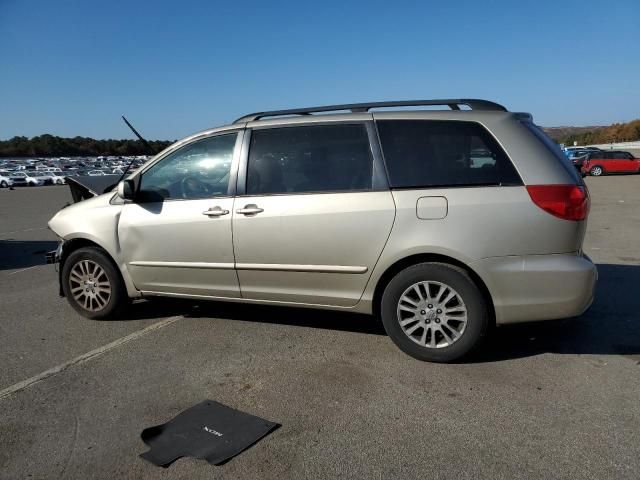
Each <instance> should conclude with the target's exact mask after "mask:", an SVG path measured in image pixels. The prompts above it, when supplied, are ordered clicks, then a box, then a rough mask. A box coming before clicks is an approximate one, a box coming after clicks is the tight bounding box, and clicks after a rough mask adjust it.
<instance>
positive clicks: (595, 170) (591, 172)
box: [589, 165, 604, 177]
mask: <svg viewBox="0 0 640 480" xmlns="http://www.w3.org/2000/svg"><path fill="white" fill-rule="evenodd" d="M603 173H604V169H603V168H602V167H601V166H599V165H596V166H595V167H591V169H590V170H589V175H591V176H592V177H599V176H600V175H602V174H603Z"/></svg>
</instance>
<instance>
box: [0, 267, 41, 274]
mask: <svg viewBox="0 0 640 480" xmlns="http://www.w3.org/2000/svg"><path fill="white" fill-rule="evenodd" d="M36 267H44V265H34V266H33V267H27V268H23V269H22V270H16V271H15V272H11V273H9V274H7V276H11V275H15V274H16V273H20V272H26V271H27V270H31V269H32V268H36Z"/></svg>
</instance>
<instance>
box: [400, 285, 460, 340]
mask: <svg viewBox="0 0 640 480" xmlns="http://www.w3.org/2000/svg"><path fill="white" fill-rule="evenodd" d="M397 317H398V322H399V323H400V327H401V328H402V331H403V332H404V333H405V335H407V337H409V338H410V339H411V340H412V341H413V342H415V343H417V344H418V345H420V346H422V347H426V348H443V347H448V346H450V345H452V344H454V343H455V342H457V341H458V340H459V339H460V338H462V335H463V334H464V331H465V328H466V326H467V307H466V305H465V303H464V301H463V300H462V297H461V296H460V294H458V292H456V291H455V290H454V289H453V288H451V287H450V286H449V285H446V284H444V283H441V282H436V281H424V282H418V283H414V284H413V285H411V286H410V287H409V288H407V289H406V290H405V291H404V293H403V294H402V295H401V296H400V300H399V301H398V306H397Z"/></svg>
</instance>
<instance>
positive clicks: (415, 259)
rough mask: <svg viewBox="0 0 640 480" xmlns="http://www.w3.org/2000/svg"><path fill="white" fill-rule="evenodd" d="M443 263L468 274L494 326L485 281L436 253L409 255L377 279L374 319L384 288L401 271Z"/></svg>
mask: <svg viewBox="0 0 640 480" xmlns="http://www.w3.org/2000/svg"><path fill="white" fill-rule="evenodd" d="M427 262H432V263H435V262H437V263H445V264H449V265H453V266H456V267H459V268H462V269H463V270H464V271H465V272H467V273H468V274H469V276H470V277H471V280H472V281H473V282H474V283H475V284H476V286H477V287H478V289H479V290H480V293H481V294H482V298H483V299H484V301H485V303H486V304H487V307H488V309H489V315H490V318H491V322H493V324H495V322H496V312H495V307H494V304H493V297H492V296H491V292H490V291H489V288H488V287H487V284H486V283H485V281H484V280H483V279H482V277H480V275H479V274H478V273H477V272H476V271H475V270H473V269H472V268H471V267H469V265H467V264H466V263H464V262H462V261H460V260H458V259H455V258H453V257H450V256H448V255H443V254H438V253H417V254H413V255H409V256H407V257H404V258H401V259H399V260H397V261H396V262H395V263H393V264H391V265H390V266H389V267H388V268H387V269H386V270H385V271H384V272H383V273H382V275H381V276H380V278H378V281H377V283H376V287H375V289H374V292H373V305H372V309H373V314H374V315H375V316H376V317H379V316H380V305H381V301H382V294H383V292H384V289H385V287H386V286H387V285H388V284H389V282H390V281H391V279H392V278H393V277H395V276H396V275H397V274H398V273H399V272H401V271H402V270H404V269H406V268H408V267H411V266H413V265H417V264H419V263H427Z"/></svg>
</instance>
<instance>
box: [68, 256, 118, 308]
mask: <svg viewBox="0 0 640 480" xmlns="http://www.w3.org/2000/svg"><path fill="white" fill-rule="evenodd" d="M62 289H63V291H64V294H65V296H66V297H67V300H68V301H69V304H71V306H72V307H73V308H74V310H75V311H77V312H78V313H79V314H80V315H82V316H84V317H86V318H91V319H96V320H98V319H107V318H115V317H117V316H118V315H119V314H120V313H122V311H123V310H124V308H125V307H126V305H127V304H128V296H127V291H126V288H125V286H124V282H123V281H122V277H121V275H120V272H119V271H118V270H117V268H116V267H115V265H114V264H113V262H112V261H111V259H110V258H109V256H108V255H107V254H106V253H105V252H104V251H103V250H101V249H100V248H96V247H84V248H79V249H78V250H75V251H73V252H72V253H71V254H70V255H69V257H68V258H67V260H66V261H65V262H64V266H63V267H62Z"/></svg>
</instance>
